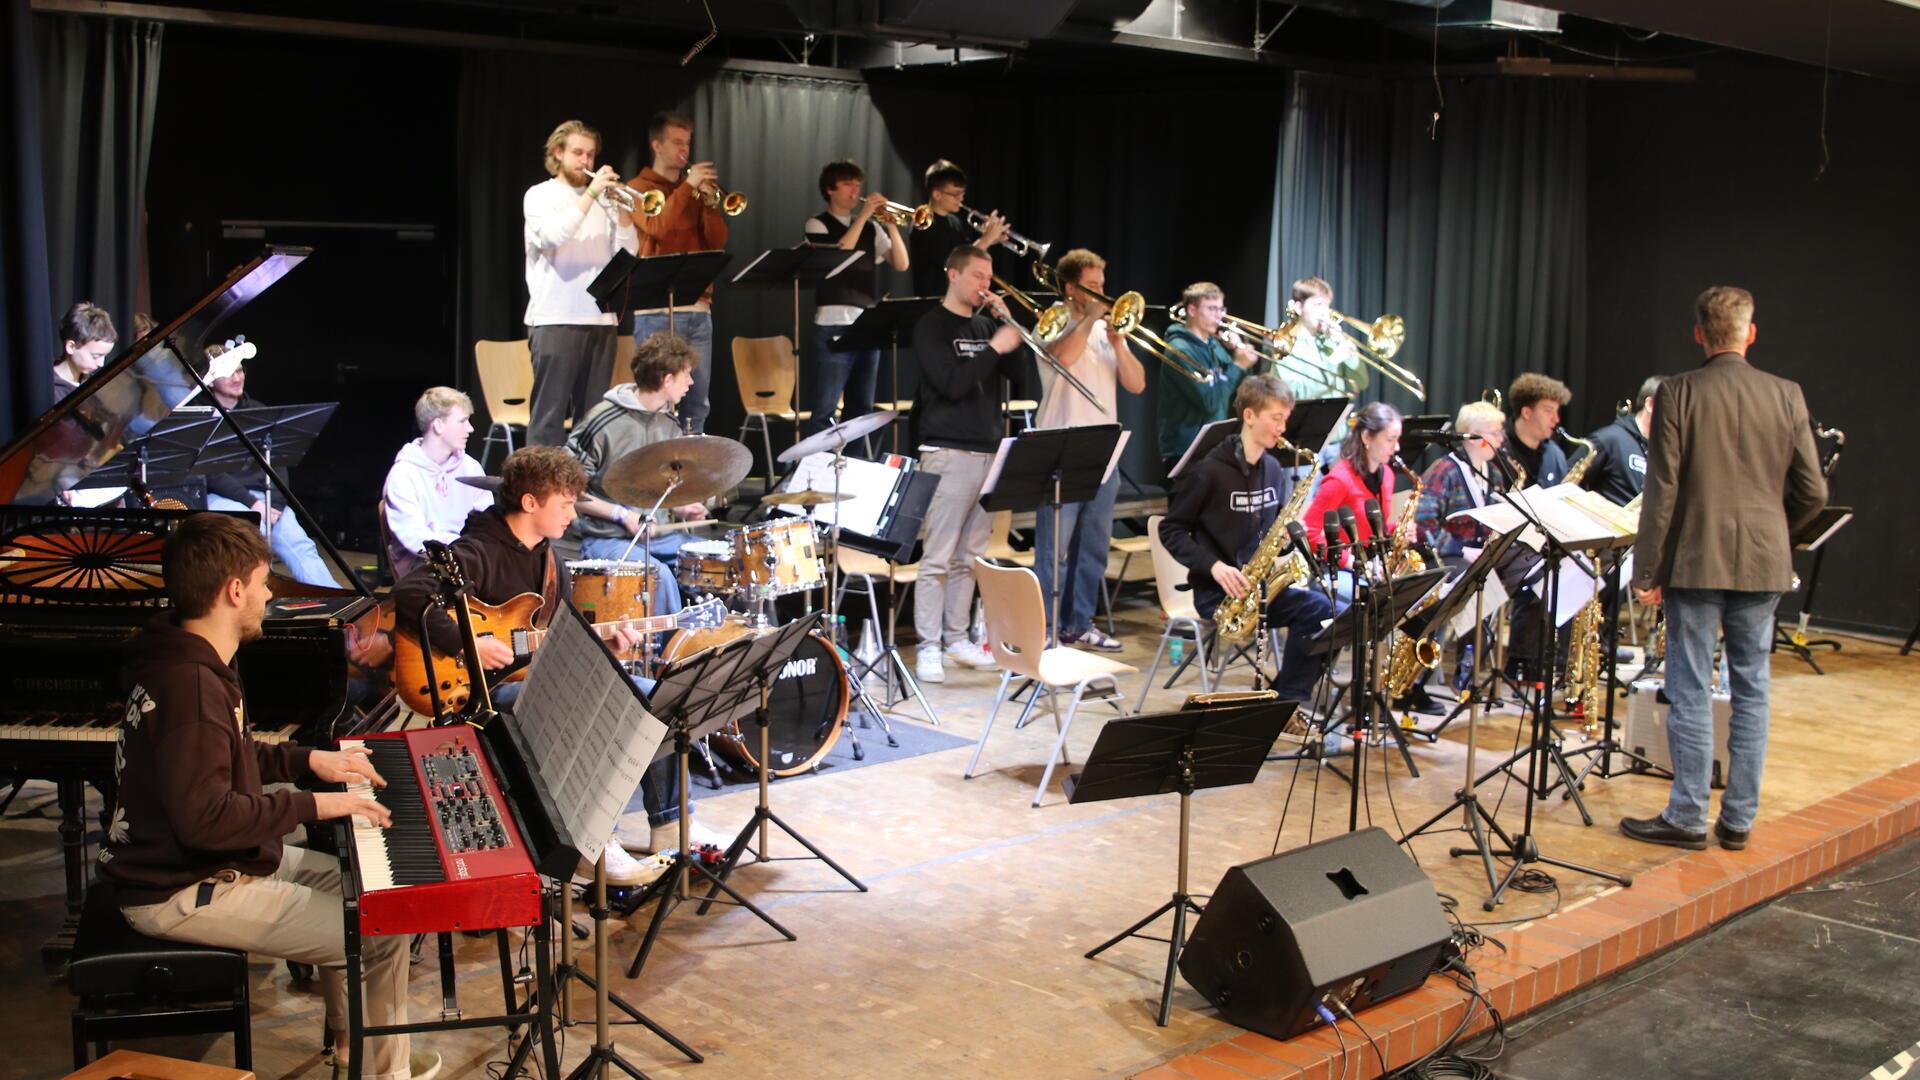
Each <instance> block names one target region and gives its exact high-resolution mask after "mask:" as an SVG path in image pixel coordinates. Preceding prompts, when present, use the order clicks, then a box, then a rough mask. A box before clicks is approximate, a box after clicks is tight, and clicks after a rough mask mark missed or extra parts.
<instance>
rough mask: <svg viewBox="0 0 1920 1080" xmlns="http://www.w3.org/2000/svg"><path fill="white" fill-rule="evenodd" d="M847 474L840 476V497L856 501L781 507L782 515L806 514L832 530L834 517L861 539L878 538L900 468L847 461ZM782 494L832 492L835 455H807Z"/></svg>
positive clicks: (874, 463) (794, 471) (858, 459)
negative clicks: (810, 491) (809, 491)
mask: <svg viewBox="0 0 1920 1080" xmlns="http://www.w3.org/2000/svg"><path fill="white" fill-rule="evenodd" d="M846 463H847V468H846V471H845V472H843V473H841V474H840V494H842V495H851V496H853V498H851V499H848V500H847V501H846V502H843V503H823V504H821V505H820V506H815V507H807V508H803V507H798V506H781V507H776V509H777V510H779V511H780V512H782V513H784V514H786V515H788V516H790V517H799V516H801V515H803V514H805V515H806V516H808V517H811V518H812V519H813V520H814V521H815V522H818V523H819V525H820V526H821V528H822V529H823V530H825V529H830V528H832V527H833V523H834V518H835V517H836V516H838V517H839V519H840V527H841V528H843V529H847V530H849V531H852V532H857V533H859V534H860V535H862V536H879V535H880V534H881V531H882V530H881V523H882V522H884V521H885V520H886V514H887V507H888V506H890V505H891V504H892V502H893V498H894V488H895V486H896V485H897V484H898V483H899V482H900V472H901V470H900V469H899V467H897V466H895V465H892V464H888V463H886V462H881V461H864V460H861V459H860V458H854V457H849V458H847V459H846ZM780 490H782V491H807V490H812V491H824V492H828V493H831V492H832V491H833V455H832V454H830V453H828V452H827V451H825V450H822V451H820V452H819V453H817V454H808V455H807V456H806V457H804V458H801V459H800V464H799V465H798V467H796V468H795V469H794V470H793V475H792V476H791V477H789V478H788V479H787V482H786V483H785V484H782V485H781V487H780Z"/></svg>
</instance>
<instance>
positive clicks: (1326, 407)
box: [1283, 397, 1353, 458]
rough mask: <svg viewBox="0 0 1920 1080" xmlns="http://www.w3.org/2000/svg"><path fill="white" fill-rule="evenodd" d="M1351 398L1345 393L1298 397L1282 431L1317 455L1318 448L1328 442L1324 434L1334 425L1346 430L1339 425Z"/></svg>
mask: <svg viewBox="0 0 1920 1080" xmlns="http://www.w3.org/2000/svg"><path fill="white" fill-rule="evenodd" d="M1352 409H1353V401H1352V400H1351V399H1349V398H1345V397H1330V398H1308V399H1307V400H1305V401H1297V402H1295V403H1294V405H1293V412H1291V413H1289V414H1288V415H1287V427H1286V431H1285V432H1283V434H1284V435H1285V436H1286V438H1287V441H1288V442H1290V443H1292V444H1293V445H1295V446H1298V447H1300V448H1301V449H1303V450H1305V451H1307V452H1308V453H1310V454H1312V455H1314V456H1315V457H1316V458H1317V457H1318V456H1319V455H1320V448H1321V447H1322V446H1325V445H1326V443H1327V436H1329V435H1331V434H1333V431H1334V429H1335V428H1340V430H1342V431H1345V430H1346V429H1345V428H1341V427H1340V425H1342V424H1344V423H1346V419H1347V413H1348V412H1350V411H1352Z"/></svg>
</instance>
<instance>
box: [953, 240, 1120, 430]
mask: <svg viewBox="0 0 1920 1080" xmlns="http://www.w3.org/2000/svg"><path fill="white" fill-rule="evenodd" d="M993 283H994V284H995V285H998V286H1000V288H1002V289H1004V290H1006V293H1007V295H1008V296H1010V297H1012V298H1013V300H1014V302H1015V303H1017V304H1019V305H1020V306H1021V307H1023V308H1026V309H1027V310H1028V311H1030V312H1032V313H1033V317H1034V323H1033V329H1032V330H1028V329H1027V328H1026V327H1024V326H1021V325H1020V321H1019V320H1018V319H1007V320H1006V324H1007V325H1008V326H1011V327H1013V328H1014V329H1015V330H1017V331H1019V333H1020V340H1022V341H1024V342H1026V343H1027V348H1029V349H1032V350H1033V351H1034V352H1035V353H1037V354H1039V357H1040V360H1041V361H1042V362H1043V363H1046V364H1049V365H1051V366H1052V367H1053V371H1054V374H1056V375H1058V376H1060V377H1061V378H1062V379H1065V380H1066V382H1067V385H1068V386H1071V387H1073V388H1074V389H1075V390H1078V391H1080V396H1081V397H1083V398H1086V399H1087V400H1088V401H1090V402H1092V403H1093V407H1094V408H1096V409H1099V410H1100V413H1101V415H1103V416H1104V415H1107V413H1108V410H1107V407H1106V406H1105V405H1103V404H1101V403H1100V399H1099V398H1097V397H1094V396H1093V391H1091V390H1089V389H1087V384H1086V383H1083V382H1081V381H1080V380H1079V379H1078V378H1076V377H1075V376H1074V374H1073V372H1071V371H1068V370H1067V366H1066V365H1065V364H1062V363H1061V362H1060V361H1058V360H1056V359H1054V356H1053V354H1052V353H1050V352H1048V351H1047V346H1048V345H1051V344H1052V343H1054V342H1056V341H1058V340H1060V338H1061V337H1062V336H1063V335H1065V334H1066V332H1067V324H1068V323H1070V322H1072V321H1073V314H1072V312H1070V311H1068V310H1067V305H1066V304H1064V303H1058V302H1056V303H1053V304H1049V305H1047V306H1046V307H1044V308H1042V307H1041V306H1040V302H1039V301H1038V300H1035V299H1034V298H1033V297H1031V296H1028V295H1027V294H1026V293H1023V292H1021V291H1020V290H1019V289H1016V288H1014V286H1013V283H1012V282H1010V281H1008V280H1007V279H1006V278H1003V277H1001V276H1000V275H998V274H995V275H993ZM988 295H989V294H986V293H983V294H981V297H980V301H979V302H980V304H982V305H984V304H985V303H986V299H987V296H988ZM989 310H993V309H989ZM996 314H997V312H996Z"/></svg>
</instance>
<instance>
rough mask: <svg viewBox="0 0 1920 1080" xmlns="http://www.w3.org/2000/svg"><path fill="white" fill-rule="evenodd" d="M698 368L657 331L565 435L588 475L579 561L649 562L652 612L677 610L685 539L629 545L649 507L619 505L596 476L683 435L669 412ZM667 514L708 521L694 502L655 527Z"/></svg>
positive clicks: (680, 345)
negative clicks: (625, 377) (623, 376)
mask: <svg viewBox="0 0 1920 1080" xmlns="http://www.w3.org/2000/svg"><path fill="white" fill-rule="evenodd" d="M699 363H700V354H699V352H698V351H696V350H695V349H694V347H693V344H692V343H691V342H689V341H688V340H687V339H686V338H683V337H679V336H678V335H675V334H669V333H667V332H666V331H665V330H656V331H654V332H653V333H651V334H649V335H647V337H646V338H645V340H643V341H641V342H640V345H639V347H638V348H637V349H635V350H634V353H633V367H632V370H633V381H632V382H628V383H621V384H620V385H619V386H616V387H614V388H613V389H611V390H609V391H607V393H606V396H605V397H603V398H602V399H601V400H600V401H599V402H598V403H597V404H595V405H594V407H593V408H591V409H589V410H587V416H586V419H584V420H582V421H581V422H580V425H579V426H578V427H576V428H574V429H573V433H572V434H571V435H570V436H569V437H568V438H567V452H568V453H571V454H572V455H573V456H574V457H576V458H578V459H580V464H581V465H582V466H584V467H585V468H586V470H587V491H586V497H584V498H582V499H581V500H580V505H579V510H580V516H579V517H578V518H576V519H575V520H574V523H573V529H572V533H573V535H574V536H575V537H576V538H577V539H578V540H579V542H580V557H581V558H583V559H619V558H622V557H624V558H626V559H628V560H630V561H634V562H638V561H640V560H642V559H647V560H649V561H651V562H652V564H653V570H654V603H655V607H654V614H656V615H670V614H672V613H673V612H676V611H679V610H680V585H679V582H677V581H675V580H674V576H673V564H674V563H675V561H676V557H677V556H678V555H679V554H680V547H681V545H682V544H683V543H685V542H686V536H687V534H686V533H683V532H668V533H656V534H655V535H654V536H653V538H652V539H651V540H650V541H648V542H647V543H645V544H635V543H633V538H634V537H635V536H638V535H640V529H641V526H642V525H644V524H645V523H646V519H647V514H648V513H649V512H650V511H651V510H652V509H653V508H652V507H650V506H647V507H634V506H622V505H621V504H620V503H618V502H616V501H615V500H614V499H613V498H612V497H611V496H610V495H608V494H607V491H606V488H604V487H602V486H601V479H602V477H603V476H605V474H606V471H607V469H608V467H610V466H611V465H612V464H613V463H614V462H616V461H619V460H620V459H621V458H624V457H626V456H627V455H628V454H631V453H633V452H634V451H636V450H639V449H641V448H642V447H645V446H651V445H653V444H654V443H657V442H663V441H665V440H667V439H677V438H679V437H680V422H679V420H678V419H676V418H675V415H674V407H675V406H676V405H678V404H680V402H681V401H682V400H683V399H684V398H685V397H686V395H687V392H688V390H689V388H691V387H692V386H693V380H694V372H695V371H696V370H698V366H699ZM669 515H671V516H672V517H675V518H678V519H680V520H681V521H699V520H701V519H702V518H705V517H706V516H707V508H706V507H705V506H702V505H701V504H699V503H697V502H695V503H685V504H682V505H680V506H675V507H672V508H671V509H670V510H669V509H667V508H662V510H661V511H660V513H659V515H658V516H657V517H656V518H655V524H656V526H658V525H659V524H662V523H664V522H666V521H667V520H668V517H669ZM630 550H631V552H632V553H631V554H628V552H629V551H630Z"/></svg>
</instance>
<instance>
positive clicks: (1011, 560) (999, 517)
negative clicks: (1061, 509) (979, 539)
mask: <svg viewBox="0 0 1920 1080" xmlns="http://www.w3.org/2000/svg"><path fill="white" fill-rule="evenodd" d="M1049 512H1050V511H1045V510H1043V511H1041V513H1049ZM1012 535H1013V511H1011V510H998V511H995V512H994V515H993V525H992V527H991V530H990V531H989V533H988V534H987V558H989V559H992V560H993V561H995V562H1000V563H1006V564H1007V565H1009V566H1024V567H1026V568H1028V569H1029V570H1031V569H1032V568H1033V551H1032V550H1031V549H1029V550H1027V551H1021V550H1019V549H1018V548H1015V547H1014V546H1013V541H1012V540H1011V539H1010V537H1011V536H1012Z"/></svg>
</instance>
